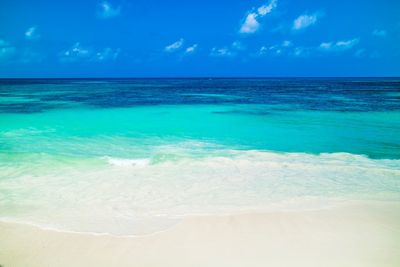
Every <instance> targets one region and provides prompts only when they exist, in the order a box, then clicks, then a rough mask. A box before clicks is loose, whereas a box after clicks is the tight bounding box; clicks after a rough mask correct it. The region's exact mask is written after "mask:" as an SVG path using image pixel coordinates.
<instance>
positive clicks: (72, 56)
mask: <svg viewBox="0 0 400 267" xmlns="http://www.w3.org/2000/svg"><path fill="white" fill-rule="evenodd" d="M91 54H92V52H91V50H89V49H88V48H84V47H82V46H81V44H80V43H79V42H76V43H75V44H74V45H73V46H72V47H71V48H69V49H67V50H65V51H63V52H62V53H61V61H63V62H71V61H76V60H79V59H88V58H89V56H90V55H91Z"/></svg>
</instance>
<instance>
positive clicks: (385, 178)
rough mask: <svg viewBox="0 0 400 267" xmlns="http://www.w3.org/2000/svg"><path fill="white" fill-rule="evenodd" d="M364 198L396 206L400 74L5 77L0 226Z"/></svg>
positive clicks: (145, 219) (124, 224) (172, 218)
mask: <svg viewBox="0 0 400 267" xmlns="http://www.w3.org/2000/svg"><path fill="white" fill-rule="evenodd" d="M369 200H374V201H375V200H377V201H393V200H395V201H398V200H400V79H398V78H290V79H278V78H270V79H256V78H253V79H244V78H243V79H239V78H238V79H222V78H218V79H206V78H202V79H194V78H193V79H18V80H17V79H2V80H0V220H2V221H12V222H20V223H27V224H33V225H37V226H41V227H46V228H52V229H58V230H61V231H75V232H91V233H110V234H123V235H125V234H138V233H143V232H146V233H148V232H154V231H159V230H163V229H165V228H167V227H169V226H170V225H173V224H175V223H176V222H177V221H179V220H180V219H181V218H182V217H184V216H188V215H203V214H226V213H238V212H248V211H281V210H285V211H298V210H308V209H324V208H329V207H331V206H332V205H340V204H341V203H346V202H350V201H369ZM143 229H147V230H143ZM148 229H150V230H148Z"/></svg>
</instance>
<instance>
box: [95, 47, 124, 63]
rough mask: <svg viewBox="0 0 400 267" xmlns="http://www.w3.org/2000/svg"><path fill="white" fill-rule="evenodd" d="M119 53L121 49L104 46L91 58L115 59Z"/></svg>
mask: <svg viewBox="0 0 400 267" xmlns="http://www.w3.org/2000/svg"><path fill="white" fill-rule="evenodd" d="M120 53H121V49H120V48H117V49H112V48H110V47H106V48H104V49H103V50H101V51H99V52H97V53H96V55H95V57H94V58H93V60H94V61H108V60H116V59H117V58H118V56H119V54H120Z"/></svg>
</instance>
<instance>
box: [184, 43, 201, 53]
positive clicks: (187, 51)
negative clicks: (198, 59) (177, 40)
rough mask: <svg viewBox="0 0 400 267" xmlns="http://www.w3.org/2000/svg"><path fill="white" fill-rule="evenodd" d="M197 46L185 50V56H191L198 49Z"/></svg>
mask: <svg viewBox="0 0 400 267" xmlns="http://www.w3.org/2000/svg"><path fill="white" fill-rule="evenodd" d="M197 46H198V45H197V44H194V45H191V46H189V47H187V48H186V49H185V54H191V53H193V52H194V51H195V50H196V49H197Z"/></svg>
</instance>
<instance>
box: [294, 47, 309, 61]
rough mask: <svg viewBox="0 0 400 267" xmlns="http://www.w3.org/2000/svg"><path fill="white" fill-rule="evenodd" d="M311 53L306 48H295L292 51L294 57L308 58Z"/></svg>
mask: <svg viewBox="0 0 400 267" xmlns="http://www.w3.org/2000/svg"><path fill="white" fill-rule="evenodd" d="M311 52H312V51H311V50H310V48H307V47H296V48H295V49H294V51H293V55H294V56H295V57H303V58H304V57H308V56H310V53H311Z"/></svg>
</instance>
